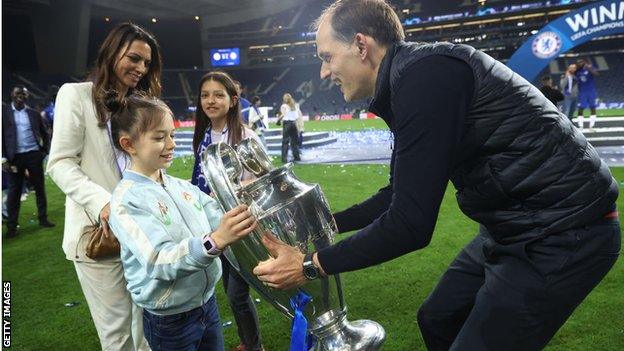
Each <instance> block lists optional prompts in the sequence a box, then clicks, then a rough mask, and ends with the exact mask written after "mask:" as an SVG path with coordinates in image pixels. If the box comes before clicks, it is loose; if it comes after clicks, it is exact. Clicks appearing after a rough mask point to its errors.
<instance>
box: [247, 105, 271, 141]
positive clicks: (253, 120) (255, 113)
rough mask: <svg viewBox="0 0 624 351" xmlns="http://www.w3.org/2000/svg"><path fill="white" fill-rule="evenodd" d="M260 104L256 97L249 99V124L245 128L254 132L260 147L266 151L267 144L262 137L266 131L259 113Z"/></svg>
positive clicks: (262, 117)
mask: <svg viewBox="0 0 624 351" xmlns="http://www.w3.org/2000/svg"><path fill="white" fill-rule="evenodd" d="M261 103H262V101H261V100H260V97H259V96H257V95H256V96H254V97H253V98H251V108H250V109H249V124H248V125H247V126H248V127H249V128H251V129H252V130H253V131H254V132H256V134H258V137H259V138H260V141H261V142H262V145H263V146H264V148H265V149H266V147H267V144H266V139H265V137H264V131H265V130H266V129H267V126H266V124H264V116H263V115H262V112H260V104H261Z"/></svg>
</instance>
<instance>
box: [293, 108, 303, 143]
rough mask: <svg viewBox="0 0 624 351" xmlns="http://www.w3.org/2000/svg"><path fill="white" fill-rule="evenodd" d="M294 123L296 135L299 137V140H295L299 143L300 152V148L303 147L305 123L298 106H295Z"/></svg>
mask: <svg viewBox="0 0 624 351" xmlns="http://www.w3.org/2000/svg"><path fill="white" fill-rule="evenodd" d="M295 123H296V125H297V133H298V136H299V138H297V141H299V149H300V150H301V147H303V132H304V131H305V122H304V120H303V113H301V110H300V109H299V106H297V121H296V122H295Z"/></svg>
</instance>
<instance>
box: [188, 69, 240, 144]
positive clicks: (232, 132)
mask: <svg viewBox="0 0 624 351" xmlns="http://www.w3.org/2000/svg"><path fill="white" fill-rule="evenodd" d="M209 80H212V81H215V82H217V83H221V85H223V86H224V87H225V91H226V92H227V94H228V95H229V96H230V99H231V100H232V101H234V105H233V106H232V107H230V109H229V110H228V112H227V115H226V117H225V124H226V126H227V130H228V135H229V136H228V139H229V140H228V144H229V145H231V146H235V145H238V144H239V143H240V141H241V140H242V139H243V122H241V109H240V96H239V95H238V89H236V85H234V80H233V79H232V77H230V75H229V74H227V73H225V72H221V71H212V72H208V73H206V74H205V75H204V76H203V77H202V79H201V80H200V81H199V88H198V89H197V105H196V106H197V109H196V110H195V132H194V133H193V151H194V152H197V148H198V147H199V143H201V141H202V140H203V139H204V135H205V133H206V129H207V128H208V127H210V126H211V123H210V118H208V116H207V115H206V112H204V109H203V108H202V104H201V89H202V86H203V85H204V83H205V82H207V81H209Z"/></svg>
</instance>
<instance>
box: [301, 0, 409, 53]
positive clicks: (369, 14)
mask: <svg viewBox="0 0 624 351" xmlns="http://www.w3.org/2000/svg"><path fill="white" fill-rule="evenodd" d="M325 20H329V23H330V24H331V28H332V29H333V34H334V37H335V38H336V39H338V40H340V41H342V42H345V43H351V42H353V38H354V37H355V35H356V34H357V33H362V34H365V35H368V36H370V37H372V38H373V39H375V41H377V42H378V43H379V44H381V45H383V46H391V45H392V44H394V43H397V42H400V41H403V40H405V33H404V32H403V26H402V25H401V20H399V16H397V14H396V12H395V11H394V9H392V7H391V6H390V4H388V3H387V2H386V1H385V0H338V1H336V2H335V3H333V4H332V5H331V6H329V7H327V8H326V9H325V10H324V11H323V13H321V15H320V16H319V18H317V19H316V21H314V23H312V30H314V31H317V30H318V28H319V26H320V25H321V23H322V22H323V21H325Z"/></svg>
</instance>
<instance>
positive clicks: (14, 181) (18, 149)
mask: <svg viewBox="0 0 624 351" xmlns="http://www.w3.org/2000/svg"><path fill="white" fill-rule="evenodd" d="M27 100H28V90H27V89H26V88H24V87H22V86H16V87H15V88H13V90H12V91H11V101H12V102H11V104H9V105H5V106H3V111H2V159H3V161H4V162H3V163H2V167H3V169H4V170H5V171H6V172H7V174H8V178H9V182H8V183H9V185H8V190H7V193H8V194H7V215H8V218H7V221H6V224H7V229H8V230H7V237H9V238H10V237H14V236H16V235H17V224H18V217H19V210H20V204H21V202H20V197H21V194H22V188H23V186H24V178H25V173H26V171H28V180H29V182H30V183H31V184H32V185H33V187H34V188H35V193H36V195H37V210H38V212H39V225H41V226H42V227H54V223H52V222H50V221H49V220H48V214H47V200H46V194H45V179H44V172H43V159H44V158H45V157H46V155H47V154H48V150H49V147H50V135H49V134H48V131H47V128H45V126H44V123H43V120H42V118H41V115H40V114H39V113H37V112H36V111H35V110H33V109H31V108H30V107H28V106H26V101H27ZM5 160H6V161H5Z"/></svg>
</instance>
